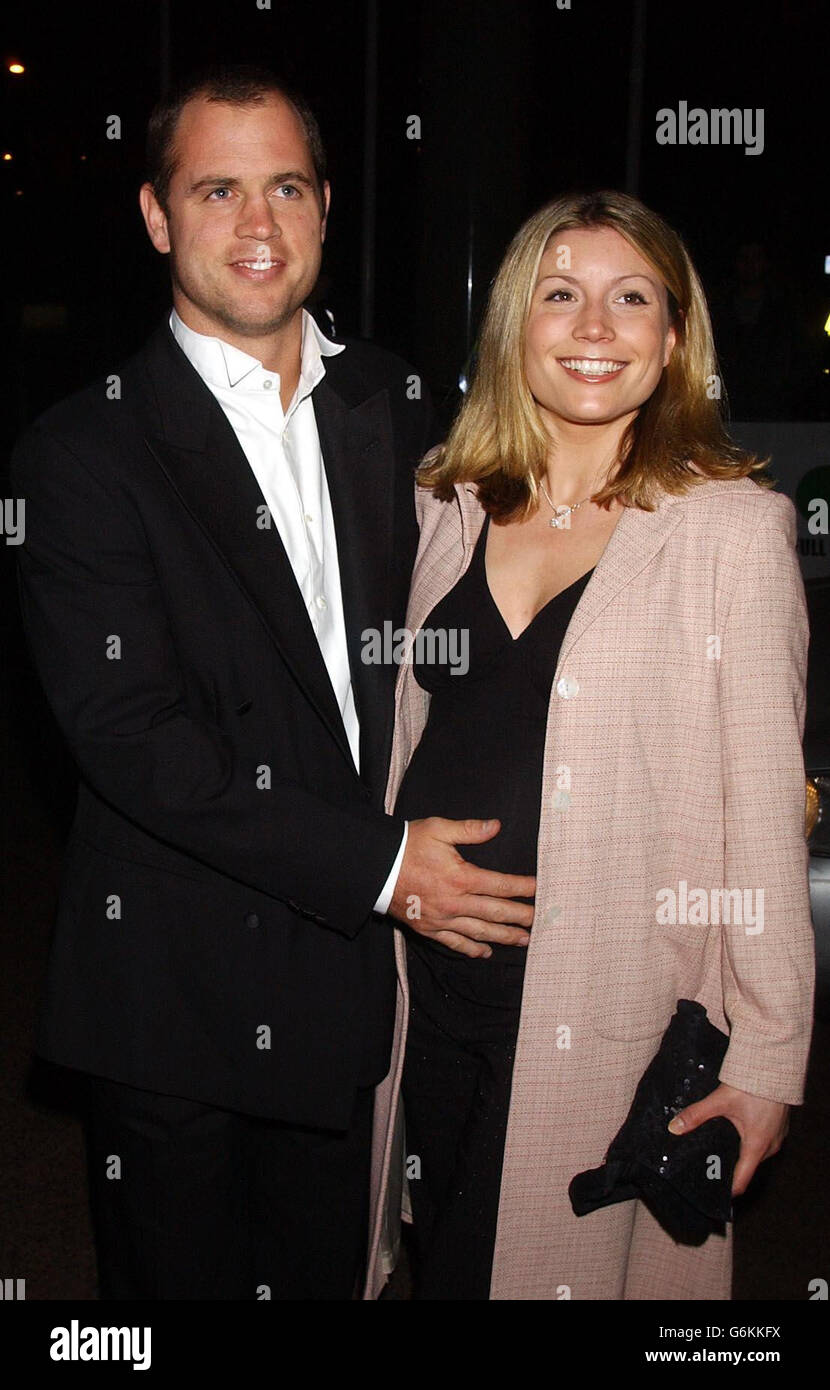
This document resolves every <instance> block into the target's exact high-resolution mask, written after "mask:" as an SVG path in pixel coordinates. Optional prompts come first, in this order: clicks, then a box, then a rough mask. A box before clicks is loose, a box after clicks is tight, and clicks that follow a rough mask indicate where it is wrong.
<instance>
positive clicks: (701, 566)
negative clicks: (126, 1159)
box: [365, 479, 814, 1300]
mask: <svg viewBox="0 0 830 1390" xmlns="http://www.w3.org/2000/svg"><path fill="white" fill-rule="evenodd" d="M455 491H456V496H455V498H454V500H451V501H450V502H447V503H442V502H438V501H436V500H435V498H434V496H433V495H432V494H431V493H426V492H423V491H419V492H418V500H417V505H418V509H419V514H420V521H421V540H420V546H419V550H418V555H417V559H416V563H415V570H414V575H413V581H412V589H411V593H410V600H409V610H408V617H407V627H408V628H409V630H410V631H411V632H415V631H417V630H418V628H419V627H421V626H422V625H423V624H424V621H425V619H426V617H427V616H428V614H429V613H430V611H431V609H432V608H433V606H434V605H435V604H436V603H437V602H438V601H439V599H441V598H442V597H443V596H444V594H446V593H447V592H448V591H449V590H450V589H451V588H452V586H453V585H454V584H455V583H456V581H457V580H458V579H459V577H460V576H461V574H462V573H463V572H464V570H465V568H466V567H467V565H468V564H469V562H470V559H471V556H472V551H473V548H474V546H475V543H476V540H477V538H478V536H479V533H480V530H481V526H482V524H483V520H484V512H483V510H482V508H481V506H480V504H479V502H478V500H477V497H476V490H475V487H474V486H473V485H471V484H458V485H456V489H455ZM794 540H795V515H794V510H793V507H792V504H791V503H790V502H789V501H788V500H787V499H786V498H785V497H783V496H782V495H780V494H778V493H773V492H769V491H766V490H763V489H761V488H759V487H758V486H757V484H755V483H754V482H752V481H751V480H749V479H741V480H738V481H731V482H718V481H703V482H700V483H697V484H696V485H695V486H694V487H692V488H691V489H690V490H689V491H688V492H687V493H686V494H685V495H684V496H682V497H671V496H668V495H666V494H663V495H662V496H661V500H660V502H659V505H658V506H657V509H656V510H655V511H653V512H645V511H641V510H636V509H628V510H626V511H625V512H624V513H623V515H622V516H621V518H620V520H619V522H618V524H617V526H616V528H615V530H614V531H613V533H612V535H611V538H610V540H609V542H608V545H607V547H606V549H605V552H604V553H603V555H602V557H601V559H600V561H599V563H598V565H597V567H596V569H595V571H594V574H593V575H592V577H591V579H590V581H589V582H588V585H587V586H586V588H585V591H584V593H583V595H582V598H581V600H580V602H579V604H578V605H577V608H576V610H575V612H574V614H573V617H572V619H571V622H570V625H569V627H568V630H567V633H566V635H565V638H564V641H563V643H562V647H561V650H560V652H559V657H558V661H557V665H556V671H555V674H554V680H553V686H552V691H551V698H550V709H549V714H548V724H547V734H546V743H545V755H544V756H545V762H544V778H543V787H542V807H541V823H540V829H539V840H538V866H537V893H536V909H535V916H534V924H533V929H532V932H531V942H530V945H529V947H528V948H527V950H528V957H527V967H526V972H527V973H526V981H525V990H524V999H523V1004H522V1015H521V1024H520V1030H519V1037H518V1046H517V1051H516V1061H515V1069H514V1074H513V1088H512V1095H511V1102H510V1114H509V1122H508V1130H507V1142H506V1149H505V1156H504V1171H503V1178H502V1187H501V1198H500V1205H499V1216H498V1231H497V1237H496V1247H495V1257H494V1263H493V1274H492V1282H491V1287H490V1297H491V1299H545V1300H547V1299H559V1298H572V1299H660V1298H669V1299H710V1298H712V1299H728V1298H729V1297H730V1284H731V1253H732V1238H731V1227H728V1228H727V1234H726V1236H715V1235H713V1236H710V1237H709V1239H708V1240H707V1241H706V1242H705V1244H704V1245H702V1246H699V1247H691V1246H684V1245H678V1244H675V1243H674V1242H673V1241H672V1240H671V1239H670V1237H669V1236H668V1235H666V1234H665V1232H664V1231H663V1230H662V1228H661V1227H660V1226H659V1225H658V1224H657V1222H656V1221H655V1220H654V1218H653V1217H652V1216H651V1215H650V1213H649V1212H648V1210H647V1209H646V1207H645V1206H644V1205H643V1204H642V1203H641V1202H639V1201H628V1202H623V1203H620V1204H618V1205H616V1206H611V1207H605V1208H603V1209H601V1210H599V1211H596V1212H593V1213H591V1214H590V1215H587V1216H583V1217H579V1218H577V1217H575V1216H574V1215H573V1212H572V1210H571V1207H570V1202H569V1200H568V1191H567V1189H568V1183H569V1182H570V1179H571V1178H572V1177H573V1175H574V1174H575V1173H578V1172H580V1171H582V1170H583V1169H585V1168H593V1167H596V1166H597V1164H599V1163H601V1161H602V1159H603V1158H604V1156H605V1152H606V1149H607V1147H608V1144H609V1143H610V1141H611V1139H612V1138H613V1136H614V1134H615V1133H616V1131H617V1129H618V1128H619V1126H620V1125H621V1123H622V1121H623V1119H624V1118H625V1115H626V1113H627V1111H628V1107H629V1105H630V1103H631V1099H632V1096H633V1093H634V1089H635V1087H636V1084H637V1081H638V1080H639V1078H640V1076H641V1074H642V1072H643V1070H644V1069H645V1067H646V1065H647V1063H648V1062H649V1060H650V1059H651V1057H652V1056H653V1055H654V1052H655V1051H656V1048H657V1045H658V1043H659V1040H660V1037H661V1034H662V1033H663V1031H664V1029H665V1028H666V1025H667V1023H668V1021H669V1018H670V1017H671V1015H672V1013H673V1012H674V1009H675V1005H676V1001H677V999H678V998H688V999H698V1000H700V1001H701V1002H702V1003H704V1004H705V1006H706V1008H707V1010H708V1012H709V1017H710V1018H711V1019H712V1021H713V1022H714V1023H715V1024H716V1025H717V1026H718V1027H720V1028H721V1029H723V1030H724V1031H725V1032H727V1033H728V1034H729V1047H728V1051H727V1054H726V1057H725V1060H724V1063H723V1066H722V1068H721V1071H720V1077H721V1080H722V1081H724V1082H726V1083H728V1084H729V1085H732V1086H736V1087H739V1088H740V1089H741V1090H745V1091H750V1092H752V1093H753V1094H756V1095H759V1096H766V1097H768V1098H770V1099H773V1100H778V1101H786V1102H789V1103H791V1104H799V1103H800V1102H801V1101H802V1099H803V1084H804V1074H805V1069H806V1060H807V1054H808V1048H809V1041H810V1033H811V1024H812V1002H813V974H814V943H813V932H812V923H811V919H810V904H809V894H808V880H807V848H806V844H805V839H804V802H805V796H804V791H805V788H804V764H803V760H802V754H801V735H802V730H803V719H804V681H805V665H806V649H807V620H806V612H805V603H804V593H803V587H802V583H801V578H800V574H799V570H798V565H797V561H796V557H795V551H794ZM428 698H429V697H428V695H427V694H426V693H425V692H424V691H422V690H421V688H420V687H419V686H418V684H417V682H416V681H415V679H414V677H413V674H412V667H411V664H406V663H402V664H401V668H400V670H399V672H398V680H397V690H396V723H395V736H394V743H393V750H392V764H391V770H390V774H389V783H388V791H387V810H391V809H392V808H393V806H394V802H395V797H396V794H397V790H398V787H399V786H400V782H401V779H402V777H403V773H404V771H405V769H406V766H407V763H408V761H409V758H410V757H411V755H412V752H413V750H414V749H415V747H416V745H417V743H418V740H419V738H420V737H421V734H422V732H423V728H424V725H425V723H426V718H427V710H428ZM447 775H448V776H450V775H452V774H451V770H449V769H448V774H447ZM563 793H565V794H564V795H563ZM488 813H490V808H483V807H476V806H471V807H470V815H471V816H479V815H485V814H488ZM504 868H505V869H506V870H509V868H510V865H507V864H506V865H504ZM724 888H725V889H738V890H740V893H741V895H742V901H743V905H744V909H746V915H742V913H741V912H739V910H738V908H737V906H736V900H737V895H736V894H732V896H731V897H730V899H729V902H730V903H731V907H730V908H727V906H726V904H725V903H724V902H723V900H722V899H721V902H720V907H719V906H718V895H717V892H716V890H720V889H724ZM694 890H702V891H699V892H695V891H694ZM672 894H674V895H675V897H674V901H675V902H676V903H677V910H676V911H675V912H674V914H672V912H671V910H670V909H669V908H667V907H666V906H665V905H666V903H670V902H671V901H672V897H671V895H672ZM684 895H685V901H684ZM693 903H697V906H696V907H694V906H692V905H691V904H693ZM661 904H663V907H662V908H661ZM687 904H688V905H687ZM701 904H702V906H701ZM672 918H674V920H672ZM736 919H740V920H736ZM396 937H397V941H396V952H397V961H398V971H399V999H398V1021H397V1030H396V1037H395V1048H394V1054H393V1060H392V1067H391V1070H390V1073H389V1076H388V1077H387V1079H386V1081H385V1082H384V1083H383V1084H382V1085H381V1086H380V1087H379V1088H378V1091H377V1098H376V1107H375V1135H374V1166H373V1190H372V1213H373V1215H372V1227H371V1235H370V1250H369V1267H368V1278H367V1283H366V1288H365V1297H367V1298H373V1297H376V1296H377V1294H378V1292H379V1291H380V1289H381V1288H382V1286H383V1283H384V1282H385V1278H386V1275H387V1273H388V1269H389V1264H390V1254H389V1251H390V1248H393V1247H394V1245H395V1243H396V1234H397V1229H396V1227H397V1214H398V1211H399V1210H400V1196H401V1163H402V1156H403V1148H402V1144H401V1134H402V1127H401V1116H400V1113H399V1088H400V1076H401V1068H402V1063H403V1049H404V1046H405V1041H406V1017H407V983H406V962H405V954H404V950H403V943H402V939H401V936H400V933H398V932H396ZM484 964H485V967H486V963H484Z"/></svg>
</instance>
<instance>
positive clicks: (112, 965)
mask: <svg viewBox="0 0 830 1390" xmlns="http://www.w3.org/2000/svg"><path fill="white" fill-rule="evenodd" d="M148 154H149V166H150V167H149V178H148V182H147V183H145V184H144V185H143V187H142V189H141V193H140V202H141V210H142V213H143V216H144V220H145V223H146V226H147V230H148V233H149V235H150V238H151V240H152V242H153V245H154V246H155V247H156V249H157V250H158V251H159V252H161V253H162V254H164V255H169V257H170V271H171V280H172V289H173V305H174V308H173V312H172V313H171V315H170V318H169V321H165V322H164V323H163V324H162V325H161V326H160V327H159V329H158V330H157V331H156V332H155V333H154V335H153V336H152V337H151V338H150V340H149V341H148V343H147V344H146V346H145V347H144V348H143V349H142V350H141V351H140V352H139V353H137V354H136V356H135V357H133V358H132V359H131V360H130V361H129V362H128V363H126V364H125V365H124V366H123V368H122V369H121V370H120V371H119V372H118V373H117V375H116V376H115V377H114V378H113V377H110V378H108V379H107V381H105V382H100V383H96V384H94V385H93V386H91V387H89V388H88V389H86V390H84V391H82V392H80V393H78V394H77V395H75V396H73V397H71V398H70V399H69V400H67V401H64V402H61V403H60V404H59V405H57V406H55V407H53V408H52V409H51V410H49V411H47V413H46V414H45V415H44V416H43V417H42V418H41V419H40V420H39V421H38V422H37V423H36V424H35V425H34V426H33V427H32V428H31V429H30V430H29V431H28V432H27V434H26V435H25V436H24V437H23V439H22V441H21V442H20V443H19V445H18V447H17V449H16V452H15V456H14V460H13V474H12V476H13V483H14V491H15V494H16V495H18V496H21V497H25V498H26V504H27V509H26V519H27V532H28V534H27V539H26V543H25V546H24V547H22V548H21V550H22V552H23V553H22V554H21V557H20V577H21V597H22V605H23V612H24V620H25V623H26V628H27V632H28V636H29V640H30V643H31V646H32V649H33V652H34V655H35V659H36V662H37V665H38V668H39V671H40V674H41V678H42V680H43V683H44V687H45V689H46V691H47V694H48V696H49V699H50V703H51V705H52V707H53V709H54V712H55V714H56V717H57V719H58V721H59V723H60V725H61V727H62V729H63V731H64V734H65V736H66V738H67V740H68V743H69V746H70V748H71V750H72V753H73V755H74V757H75V760H76V762H77V764H78V767H79V769H80V773H81V784H80V790H79V796H78V805H77V810H76V815H75V821H74V824H73V829H72V833H71V836H70V843H69V846H68V850H67V858H66V865H65V871H64V879H63V884H62V891H61V897H60V907H59V914H58V923H57V928H56V933H55V940H54V945H53V950H52V957H51V962H50V969H49V975H48V981H47V988H46V995H45V1000H44V1007H43V1012H42V1019H41V1026H40V1032H39V1037H38V1050H39V1051H40V1052H41V1054H42V1055H44V1056H45V1057H47V1058H50V1059H51V1060H53V1061H55V1062H58V1063H61V1064H63V1065H66V1066H71V1067H74V1068H78V1069H80V1070H82V1071H84V1072H87V1073H89V1074H90V1078H91V1080H90V1123H89V1143H88V1151H89V1165H90V1189H91V1195H92V1206H93V1216H94V1222H95V1228H96V1237H97V1245H98V1255H99V1273H100V1292H101V1295H102V1296H103V1297H105V1298H163V1299H178V1298H191V1299H201V1298H263V1297H271V1298H295V1299H304V1298H349V1297H352V1296H353V1295H354V1293H355V1290H356V1288H357V1287H358V1283H359V1279H360V1274H361V1264H362V1261H363V1258H364V1253H365V1247H366V1241H367V1203H368V1195H367V1194H368V1177H367V1175H368V1166H369V1148H370V1127H371V1119H372V1105H373V1091H374V1087H375V1085H376V1084H377V1083H379V1082H380V1081H381V1080H382V1078H383V1077H384V1076H385V1074H386V1072H387V1071H388V1068H389V1057H390V1044H391V1035H392V1027H393V1014H394V1002H395V971H394V962H393V940H392V939H393V932H392V925H393V923H392V920H391V917H389V916H383V915H381V914H384V913H386V912H387V911H388V912H389V913H390V914H391V916H393V917H397V918H399V919H405V918H406V917H407V913H408V909H409V916H410V917H411V916H413V912H414V913H416V914H417V912H418V911H420V917H418V916H417V915H416V916H415V919H414V921H413V925H414V926H415V928H416V929H417V930H419V931H424V932H430V933H434V934H440V935H441V938H442V939H443V940H447V941H450V942H451V943H453V944H455V945H456V947H457V949H461V950H464V951H466V952H467V953H470V954H487V953H489V947H488V946H487V945H486V943H487V941H507V942H513V943H517V944H518V943H520V942H524V941H526V940H527V932H526V930H524V929H525V928H527V927H529V926H530V923H531V919H532V913H531V910H530V909H529V908H528V907H527V906H526V905H524V904H522V903H518V902H515V901H513V899H514V898H516V897H521V896H526V895H529V894H532V892H533V880H532V879H528V878H520V877H508V876H505V875H497V874H492V873H486V872H484V871H481V870H478V869H476V868H474V867H473V866H472V865H468V864H465V863H464V861H463V859H462V857H461V855H460V854H459V853H458V851H457V850H456V849H455V847H454V846H455V844H457V843H462V842H464V841H465V840H466V841H467V842H468V843H471V842H473V841H476V840H482V839H486V838H489V836H490V835H491V834H493V833H495V830H496V825H495V823H493V824H491V825H490V826H489V827H488V826H486V825H483V824H482V823H480V822H450V821H443V820H438V819H436V818H431V819H429V820H425V821H420V822H414V823H413V824H412V825H411V826H410V827H409V828H408V832H407V827H406V826H405V825H404V823H403V822H402V821H401V820H400V819H399V818H397V817H394V816H387V815H385V814H384V812H383V796H384V788H385V783H386V774H387V762H388V756H389V747H390V742H391V726H392V716H393V686H394V677H395V668H394V667H388V666H387V667H384V666H372V665H368V664H364V663H363V662H362V661H361V659H360V652H361V644H362V639H361V634H362V633H364V632H365V631H366V630H367V629H378V630H379V631H383V623H384V622H385V621H389V620H391V621H392V622H393V624H395V625H398V624H399V623H401V622H402V621H403V617H404V611H405V600H406V593H407V587H408V581H409V574H410V569H411V564H412V559H413V555H414V549H415V543H416V530H417V528H416V525H415V521H414V508H413V498H412V491H413V489H412V469H413V466H414V464H415V463H416V461H417V460H418V458H419V456H420V455H421V454H422V453H423V451H424V450H425V449H426V448H427V447H428V446H429V445H430V444H431V443H432V442H433V438H432V434H431V428H432V427H431V424H430V415H429V410H428V408H427V407H426V406H425V405H424V403H423V402H421V401H418V400H411V399H409V397H410V396H411V395H413V394H414V393H413V392H412V391H411V390H410V391H407V377H408V369H407V368H406V367H405V365H404V364H403V363H401V362H400V361H398V359H396V358H394V357H391V356H390V355H389V354H387V353H385V352H382V351H380V350H379V349H376V348H374V347H371V346H370V345H368V344H364V343H359V342H354V343H349V344H348V345H346V346H343V345H336V344H334V343H332V342H330V341H328V340H327V339H326V338H325V337H324V336H323V335H322V334H321V333H320V331H319V330H318V329H317V327H316V325H315V323H314V322H313V320H312V318H311V317H310V315H309V314H308V313H307V312H306V311H305V310H304V309H303V302H304V300H305V299H306V297H307V296H308V294H309V293H310V291H311V289H312V287H313V285H314V282H315V279H316V277H317V274H318V270H319V266H320V259H321V247H322V242H323V239H324V236H325V229H326V219H327V216H328V209H329V201H330V190H329V185H328V183H327V181H326V178H325V162H324V155H323V150H322V145H321V142H320V137H319V131H318V128H317V125H316V122H315V120H314V117H313V116H312V114H311V112H310V111H309V110H308V108H307V107H306V105H305V103H304V102H303V101H302V100H301V99H300V98H299V97H294V96H292V95H291V94H290V93H288V92H286V91H285V90H284V89H283V88H281V87H280V86H279V85H278V84H277V83H276V82H275V81H274V79H273V78H272V77H271V76H270V75H269V74H267V73H262V72H260V71H258V70H250V69H229V70H224V71H219V72H218V73H216V72H214V73H209V74H203V75H201V76H197V77H196V78H195V79H193V80H191V81H190V82H189V83H186V84H185V85H184V86H183V87H182V88H181V89H180V90H179V91H178V92H177V93H175V94H174V95H173V96H172V97H171V98H170V99H169V100H167V101H165V102H164V103H162V105H161V106H160V107H158V108H157V109H156V111H155V112H154V113H153V116H152V117H151V121H150V128H149V136H148ZM471 809H472V808H471ZM413 904H417V905H419V906H417V905H416V906H415V907H413Z"/></svg>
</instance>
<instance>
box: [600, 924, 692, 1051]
mask: <svg viewBox="0 0 830 1390" xmlns="http://www.w3.org/2000/svg"><path fill="white" fill-rule="evenodd" d="M709 933H710V928H708V927H702V928H701V927H688V926H679V927H678V926H675V927H666V926H661V925H660V924H658V923H657V922H656V921H655V920H654V919H653V918H652V920H651V921H650V922H649V921H646V922H645V924H643V923H642V922H641V921H639V920H633V919H632V918H631V917H623V918H614V919H610V918H608V919H606V918H598V917H595V918H594V923H593V952H592V965H593V969H592V974H591V978H592V990H591V993H592V1007H591V1018H592V1022H593V1026H594V1030H595V1031H596V1033H598V1034H599V1036H600V1037H602V1038H609V1039H612V1040H614V1041H620V1042H635V1041H639V1040H642V1039H645V1038H654V1039H658V1038H660V1037H662V1035H663V1033H664V1032H665V1030H666V1028H667V1027H668V1024H669V1020H670V1019H671V1017H672V1014H673V1013H674V1012H675V1009H676V1008H677V1001H678V999H683V998H686V999H694V998H695V996H696V994H697V991H698V989H699V988H700V983H701V980H702V979H703V971H704V965H705V961H706V945H707V941H708V940H709Z"/></svg>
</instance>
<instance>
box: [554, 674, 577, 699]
mask: <svg viewBox="0 0 830 1390" xmlns="http://www.w3.org/2000/svg"><path fill="white" fill-rule="evenodd" d="M556 693H557V695H558V696H559V698H560V699H562V700H572V699H573V697H574V695H578V694H579V681H578V680H576V679H575V678H574V677H573V676H560V677H559V680H558V681H557V682H556Z"/></svg>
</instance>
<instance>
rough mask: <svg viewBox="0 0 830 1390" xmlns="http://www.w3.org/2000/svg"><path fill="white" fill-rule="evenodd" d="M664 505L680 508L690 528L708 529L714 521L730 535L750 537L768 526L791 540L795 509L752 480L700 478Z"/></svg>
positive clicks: (787, 499) (670, 497)
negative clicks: (737, 531)
mask: <svg viewBox="0 0 830 1390" xmlns="http://www.w3.org/2000/svg"><path fill="white" fill-rule="evenodd" d="M663 503H664V505H667V506H679V507H682V508H684V511H685V513H686V516H685V520H686V522H687V524H688V525H690V526H698V527H701V528H709V527H712V526H713V525H714V524H715V520H716V519H718V520H719V521H720V522H721V524H723V525H725V526H726V527H728V529H729V530H730V531H733V532H734V530H735V529H736V528H737V529H740V530H746V531H748V532H750V533H754V532H755V531H756V530H757V529H758V527H760V526H766V525H769V526H772V527H775V528H780V529H783V530H785V531H786V532H787V533H788V535H789V534H790V533H792V537H793V540H794V538H795V507H794V506H793V504H792V502H791V501H790V499H789V497H786V496H785V495H784V493H782V492H776V491H774V490H773V489H771V488H768V487H761V486H760V485H759V484H758V483H756V482H755V481H754V479H753V478H750V477H744V478H706V477H702V476H701V477H700V479H699V481H697V482H695V483H693V484H692V485H691V486H690V487H689V488H687V489H686V491H685V492H683V493H679V494H675V495H671V496H669V495H667V496H665V497H664V498H663Z"/></svg>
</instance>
